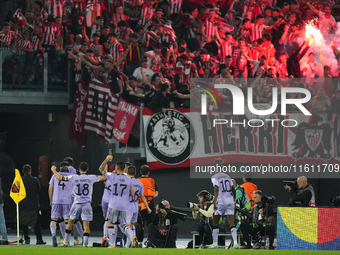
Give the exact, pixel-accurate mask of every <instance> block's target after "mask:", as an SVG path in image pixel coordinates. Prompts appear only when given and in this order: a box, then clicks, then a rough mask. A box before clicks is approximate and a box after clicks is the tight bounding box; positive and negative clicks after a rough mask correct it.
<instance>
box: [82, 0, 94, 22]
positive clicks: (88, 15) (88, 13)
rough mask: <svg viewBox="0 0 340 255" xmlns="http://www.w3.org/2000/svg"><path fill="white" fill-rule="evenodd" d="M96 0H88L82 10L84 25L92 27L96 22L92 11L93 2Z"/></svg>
mask: <svg viewBox="0 0 340 255" xmlns="http://www.w3.org/2000/svg"><path fill="white" fill-rule="evenodd" d="M95 1H96V0H89V1H88V2H87V5H86V9H85V12H84V26H86V27H92V26H93V25H94V24H96V16H95V13H94V3H93V2H95Z"/></svg>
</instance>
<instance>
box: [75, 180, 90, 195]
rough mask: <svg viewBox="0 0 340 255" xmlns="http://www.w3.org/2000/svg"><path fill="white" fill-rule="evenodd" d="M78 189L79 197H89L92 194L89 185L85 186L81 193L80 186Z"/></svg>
mask: <svg viewBox="0 0 340 255" xmlns="http://www.w3.org/2000/svg"><path fill="white" fill-rule="evenodd" d="M77 187H78V192H77V193H76V195H78V196H80V195H83V196H87V195H88V194H89V192H90V190H89V185H88V184H87V183H85V184H83V188H82V190H81V191H80V184H77Z"/></svg>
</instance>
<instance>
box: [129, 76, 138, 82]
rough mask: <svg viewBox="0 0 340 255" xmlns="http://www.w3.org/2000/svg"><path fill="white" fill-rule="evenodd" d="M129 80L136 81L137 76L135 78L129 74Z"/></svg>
mask: <svg viewBox="0 0 340 255" xmlns="http://www.w3.org/2000/svg"><path fill="white" fill-rule="evenodd" d="M129 80H134V81H137V78H136V77H135V76H130V77H129Z"/></svg>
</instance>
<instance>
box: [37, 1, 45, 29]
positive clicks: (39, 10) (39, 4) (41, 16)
mask: <svg viewBox="0 0 340 255" xmlns="http://www.w3.org/2000/svg"><path fill="white" fill-rule="evenodd" d="M47 16H48V13H47V12H46V11H45V10H44V8H43V4H42V2H40V1H35V2H34V25H38V24H43V23H44V22H45V20H46V19H47Z"/></svg>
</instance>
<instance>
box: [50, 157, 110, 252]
mask: <svg viewBox="0 0 340 255" xmlns="http://www.w3.org/2000/svg"><path fill="white" fill-rule="evenodd" d="M51 170H52V172H53V174H54V176H55V178H56V179H57V180H59V181H65V182H71V183H72V184H73V192H72V193H73V196H74V201H73V204H72V206H71V209H70V217H69V220H68V224H67V227H66V234H65V240H64V241H62V244H63V246H66V247H69V246H70V237H71V231H72V226H73V224H74V222H75V220H76V219H77V218H79V216H80V217H81V218H82V220H83V227H84V238H83V247H87V246H88V240H89V236H90V221H92V219H93V211H92V207H91V201H92V192H93V184H94V183H95V182H99V181H105V180H106V178H105V176H97V175H88V174H86V173H87V171H88V170H89V165H88V164H87V163H86V162H81V163H80V165H79V171H80V175H66V176H61V175H60V174H59V173H58V172H57V171H56V167H55V166H52V168H51Z"/></svg>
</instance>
